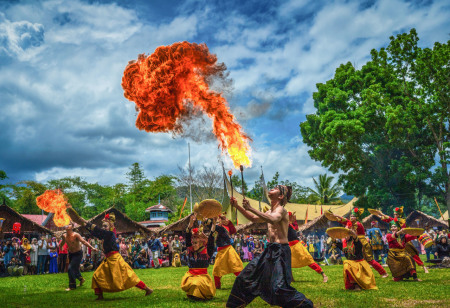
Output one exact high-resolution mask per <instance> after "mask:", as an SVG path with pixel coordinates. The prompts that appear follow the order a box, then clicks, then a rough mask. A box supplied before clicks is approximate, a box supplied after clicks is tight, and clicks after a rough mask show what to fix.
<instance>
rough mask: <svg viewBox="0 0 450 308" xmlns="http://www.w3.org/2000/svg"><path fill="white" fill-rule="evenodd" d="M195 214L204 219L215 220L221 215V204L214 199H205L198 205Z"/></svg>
mask: <svg viewBox="0 0 450 308" xmlns="http://www.w3.org/2000/svg"><path fill="white" fill-rule="evenodd" d="M197 213H198V214H200V215H201V216H203V217H204V218H215V217H217V216H219V215H220V214H221V213H222V204H220V202H219V201H217V200H214V199H205V200H203V201H202V202H200V203H199V204H198V209H197Z"/></svg>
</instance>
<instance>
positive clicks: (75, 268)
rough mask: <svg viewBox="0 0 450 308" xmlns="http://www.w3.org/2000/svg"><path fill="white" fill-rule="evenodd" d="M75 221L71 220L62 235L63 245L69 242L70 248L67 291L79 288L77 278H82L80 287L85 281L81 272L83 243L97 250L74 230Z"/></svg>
mask: <svg viewBox="0 0 450 308" xmlns="http://www.w3.org/2000/svg"><path fill="white" fill-rule="evenodd" d="M73 227H74V225H73V222H70V223H69V225H67V227H66V233H65V234H63V235H62V241H61V243H60V245H61V247H62V246H64V243H67V247H68V249H69V262H70V263H69V270H68V274H69V288H67V289H66V291H70V290H75V289H76V288H77V279H78V280H80V287H81V286H82V285H83V283H84V281H85V280H84V278H83V277H82V276H81V273H80V264H81V260H82V259H83V251H81V244H83V245H85V246H87V247H89V248H90V249H92V250H93V251H97V249H95V248H94V247H92V246H91V244H89V243H88V242H87V241H86V240H85V239H84V238H83V237H82V236H81V235H80V234H78V233H77V232H73Z"/></svg>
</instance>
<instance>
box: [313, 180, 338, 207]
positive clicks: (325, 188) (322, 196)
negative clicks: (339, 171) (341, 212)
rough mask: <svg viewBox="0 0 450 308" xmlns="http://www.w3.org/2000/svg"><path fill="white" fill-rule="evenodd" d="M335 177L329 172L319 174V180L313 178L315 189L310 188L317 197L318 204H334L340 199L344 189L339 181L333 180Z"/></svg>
mask: <svg viewBox="0 0 450 308" xmlns="http://www.w3.org/2000/svg"><path fill="white" fill-rule="evenodd" d="M333 179H334V177H332V176H328V175H327V174H321V175H319V180H316V179H315V178H313V181H314V186H315V188H316V189H315V190H314V189H312V188H309V189H308V190H309V192H311V193H312V195H313V196H314V197H315V198H313V199H315V200H317V203H318V204H332V203H334V202H337V201H339V200H340V198H339V195H340V193H341V191H342V187H341V186H339V184H338V183H334V184H332V182H333Z"/></svg>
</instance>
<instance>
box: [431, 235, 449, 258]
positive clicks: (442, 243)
mask: <svg viewBox="0 0 450 308" xmlns="http://www.w3.org/2000/svg"><path fill="white" fill-rule="evenodd" d="M434 254H435V256H436V257H438V258H439V259H441V260H443V259H444V258H445V257H450V251H449V247H448V239H447V236H446V235H440V236H439V238H438V240H437V241H436V252H435V253H434Z"/></svg>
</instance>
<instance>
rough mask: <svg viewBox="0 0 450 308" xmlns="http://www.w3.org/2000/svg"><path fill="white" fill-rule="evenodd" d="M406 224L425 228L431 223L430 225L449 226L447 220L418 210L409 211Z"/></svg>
mask: <svg viewBox="0 0 450 308" xmlns="http://www.w3.org/2000/svg"><path fill="white" fill-rule="evenodd" d="M406 224H407V225H408V226H409V227H412V228H417V227H419V228H424V227H425V226H426V225H429V226H430V227H442V228H448V223H447V221H445V220H439V219H436V218H434V217H433V216H430V215H427V214H425V213H423V212H421V211H417V210H414V211H412V212H411V213H409V215H408V217H406Z"/></svg>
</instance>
